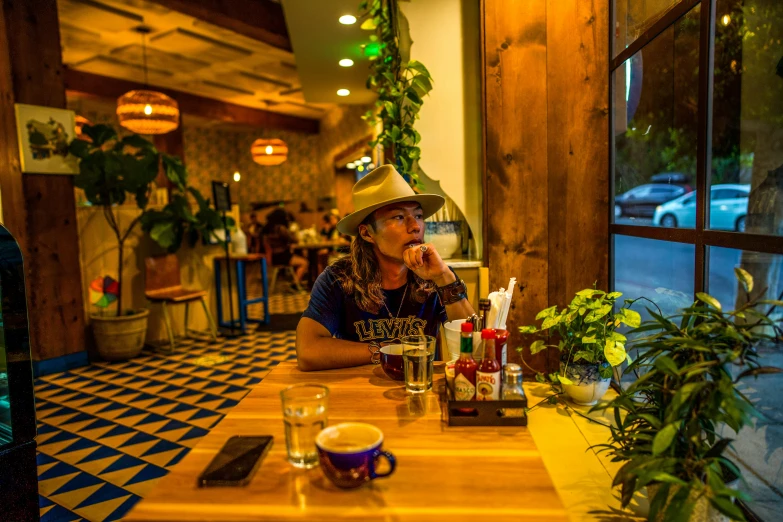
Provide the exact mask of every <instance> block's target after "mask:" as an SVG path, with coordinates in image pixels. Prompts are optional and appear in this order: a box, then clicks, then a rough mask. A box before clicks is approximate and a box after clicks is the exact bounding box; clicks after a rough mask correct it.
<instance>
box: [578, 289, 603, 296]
mask: <svg viewBox="0 0 783 522" xmlns="http://www.w3.org/2000/svg"><path fill="white" fill-rule="evenodd" d="M597 293H598V290H596V289H595V288H585V289H584V290H580V291H578V292H577V293H576V295H578V296H579V297H593V296H594V295H595V294H597Z"/></svg>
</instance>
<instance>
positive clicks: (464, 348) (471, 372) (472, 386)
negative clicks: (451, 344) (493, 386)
mask: <svg viewBox="0 0 783 522" xmlns="http://www.w3.org/2000/svg"><path fill="white" fill-rule="evenodd" d="M461 328H462V333H461V334H460V342H459V359H457V362H456V363H454V399H455V400H458V401H472V400H473V399H475V398H476V369H477V368H478V365H477V364H476V361H474V360H473V323H469V322H465V323H462V326H461Z"/></svg>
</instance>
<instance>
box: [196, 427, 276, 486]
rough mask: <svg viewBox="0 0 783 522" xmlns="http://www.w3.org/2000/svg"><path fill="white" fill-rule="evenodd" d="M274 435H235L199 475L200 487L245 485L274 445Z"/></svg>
mask: <svg viewBox="0 0 783 522" xmlns="http://www.w3.org/2000/svg"><path fill="white" fill-rule="evenodd" d="M272 440H273V438H272V436H271V435H261V436H257V437H243V436H241V435H234V436H233V437H231V438H230V439H228V441H226V443H225V445H224V446H223V447H222V448H221V449H220V452H219V453H218V454H217V455H215V458H214V459H212V462H210V463H209V466H207V469H205V470H204V472H203V473H202V474H201V475H200V476H199V477H198V485H199V487H210V486H244V485H246V484H247V483H248V482H250V478H251V477H252V476H253V473H255V471H256V469H258V465H259V464H260V463H261V461H262V460H263V459H264V457H265V456H266V454H267V452H268V451H269V448H271V447H272Z"/></svg>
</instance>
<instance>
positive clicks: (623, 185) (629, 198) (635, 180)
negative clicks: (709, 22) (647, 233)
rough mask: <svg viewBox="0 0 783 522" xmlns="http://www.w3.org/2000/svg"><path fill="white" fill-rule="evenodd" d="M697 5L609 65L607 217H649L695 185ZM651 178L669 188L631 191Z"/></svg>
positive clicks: (638, 220)
mask: <svg viewBox="0 0 783 522" xmlns="http://www.w3.org/2000/svg"><path fill="white" fill-rule="evenodd" d="M648 3H649V2H648ZM700 9H701V8H700V5H697V6H696V7H694V8H693V9H691V11H689V12H688V13H687V14H686V15H685V16H683V17H681V18H680V19H679V20H677V21H676V22H675V23H674V24H673V25H672V26H671V27H669V28H668V29H666V30H665V31H663V32H662V33H661V34H659V35H658V36H657V37H656V38H655V39H653V40H652V41H650V42H649V43H648V44H647V45H645V46H644V48H642V49H641V50H640V51H639V52H637V53H636V54H634V55H633V56H632V57H630V58H629V59H628V60H626V62H625V63H624V64H623V65H621V66H620V67H619V68H618V69H616V70H615V71H614V72H613V75H614V82H615V96H614V103H613V104H612V109H613V117H614V134H615V135H614V165H615V172H614V214H615V219H614V221H615V223H621V224H638V225H650V224H651V220H652V219H653V218H654V217H655V211H656V207H658V206H659V205H661V204H662V203H665V202H667V201H668V200H670V199H672V198H674V197H675V196H676V195H678V193H684V192H686V190H690V187H692V186H694V185H695V182H694V180H695V179H696V144H697V141H698V140H697V135H698V124H697V121H698V118H697V107H698V98H699V96H698V94H699V86H698V79H699V12H700ZM657 182H658V183H659V182H664V183H669V185H668V188H669V189H670V191H664V190H655V191H653V192H650V193H649V194H650V195H649V197H640V196H639V195H638V194H636V193H634V192H633V189H634V188H635V187H639V186H645V185H649V184H651V183H657ZM674 183H676V184H677V185H678V186H677V187H675V186H674ZM686 186H687V187H688V188H687V189H686V188H685V187H686ZM666 187H667V185H663V186H660V185H658V186H656V187H655V188H656V189H658V188H666ZM671 190H674V191H678V192H677V193H673V192H671ZM685 221H687V220H685ZM690 226H691V227H692V226H693V225H690Z"/></svg>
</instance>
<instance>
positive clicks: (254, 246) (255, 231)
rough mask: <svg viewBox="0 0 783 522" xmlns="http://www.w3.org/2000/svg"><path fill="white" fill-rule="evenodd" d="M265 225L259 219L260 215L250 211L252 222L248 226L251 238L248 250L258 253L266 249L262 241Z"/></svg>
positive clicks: (249, 237)
mask: <svg viewBox="0 0 783 522" xmlns="http://www.w3.org/2000/svg"><path fill="white" fill-rule="evenodd" d="M262 230H263V225H262V224H261V223H260V222H259V221H258V215H256V213H255V212H251V213H250V224H249V225H248V226H247V237H248V239H249V242H248V243H249V244H248V251H249V252H250V253H253V254H257V253H260V252H263V251H264V244H263V242H262V238H261V235H262Z"/></svg>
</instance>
